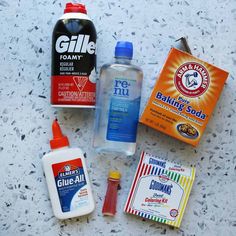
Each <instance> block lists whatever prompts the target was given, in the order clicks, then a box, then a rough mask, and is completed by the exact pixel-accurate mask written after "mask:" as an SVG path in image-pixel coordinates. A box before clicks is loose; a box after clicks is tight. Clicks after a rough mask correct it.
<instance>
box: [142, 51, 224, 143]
mask: <svg viewBox="0 0 236 236" xmlns="http://www.w3.org/2000/svg"><path fill="white" fill-rule="evenodd" d="M227 77H228V72H226V71H224V70H222V69H219V68H217V67H215V66H213V65H211V64H209V63H207V62H204V61H202V60H200V59H198V58H196V57H194V56H192V55H190V54H189V53H186V52H183V51H181V50H178V49H176V48H172V49H171V50H170V52H169V55H168V57H167V59H166V62H165V64H164V66H163V68H162V70H161V73H160V76H159V78H158V80H157V82H156V84H155V86H154V88H153V90H152V94H151V96H150V98H149V100H148V102H147V104H146V107H145V109H144V111H143V113H142V115H141V117H140V122H141V123H142V124H145V125H147V126H150V127H152V128H154V129H156V130H159V131H161V132H163V133H166V134H168V135H170V136H172V137H174V138H177V139H179V140H181V141H184V142H186V143H189V144H191V145H193V146H197V145H198V143H199V141H200V138H201V136H202V135H203V132H204V130H205V128H206V125H207V122H208V120H209V119H210V116H211V114H212V112H213V109H214V107H215V105H216V103H217V101H218V99H219V96H220V94H221V91H222V89H223V86H224V83H225V81H226V79H227Z"/></svg>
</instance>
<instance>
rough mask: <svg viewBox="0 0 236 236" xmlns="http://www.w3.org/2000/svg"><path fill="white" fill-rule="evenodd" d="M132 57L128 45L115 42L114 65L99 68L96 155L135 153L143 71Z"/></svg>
mask: <svg viewBox="0 0 236 236" xmlns="http://www.w3.org/2000/svg"><path fill="white" fill-rule="evenodd" d="M132 57H133V45H132V43H131V42H126V41H125V42H123V41H120V42H117V45H116V48H115V62H114V63H112V64H105V65H103V66H102V68H101V71H100V79H99V82H98V88H97V101H96V121H95V135H94V143H93V146H94V147H95V149H96V150H97V151H98V152H106V151H110V152H121V153H124V154H126V155H133V154H134V153H135V148H136V134H137V126H138V119H139V108H140V97H141V88H142V80H143V72H142V70H141V69H140V68H139V67H137V66H135V65H132V64H131V60H132Z"/></svg>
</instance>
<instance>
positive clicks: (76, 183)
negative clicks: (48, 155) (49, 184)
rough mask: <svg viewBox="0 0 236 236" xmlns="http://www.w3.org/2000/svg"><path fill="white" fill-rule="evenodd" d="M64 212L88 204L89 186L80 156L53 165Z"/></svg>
mask: <svg viewBox="0 0 236 236" xmlns="http://www.w3.org/2000/svg"><path fill="white" fill-rule="evenodd" d="M52 170H53V174H54V178H55V182H56V188H57V192H58V195H59V199H60V204H61V210H62V212H69V211H73V210H77V209H78V208H81V207H84V206H88V205H89V198H88V187H87V182H86V178H85V174H84V168H83V164H82V161H81V159H80V158H76V159H73V160H69V161H65V162H61V163H56V164H53V165H52Z"/></svg>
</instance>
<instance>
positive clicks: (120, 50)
mask: <svg viewBox="0 0 236 236" xmlns="http://www.w3.org/2000/svg"><path fill="white" fill-rule="evenodd" d="M115 57H123V58H127V59H130V60H131V59H132V58H133V44H132V43H131V42H128V41H118V42H117V44H116V48H115Z"/></svg>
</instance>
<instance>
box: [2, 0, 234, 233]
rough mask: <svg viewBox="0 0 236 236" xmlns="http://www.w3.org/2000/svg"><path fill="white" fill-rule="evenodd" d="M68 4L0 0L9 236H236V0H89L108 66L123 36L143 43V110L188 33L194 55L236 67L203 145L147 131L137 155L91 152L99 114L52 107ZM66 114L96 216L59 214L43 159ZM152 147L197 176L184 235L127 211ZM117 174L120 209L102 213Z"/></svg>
mask: <svg viewBox="0 0 236 236" xmlns="http://www.w3.org/2000/svg"><path fill="white" fill-rule="evenodd" d="M65 2H66V1H60V0H54V1H37V0H33V1H29V0H15V1H6V0H0V13H1V21H0V28H1V37H0V52H1V54H0V55H1V57H0V66H1V69H0V101H1V107H0V131H1V132H0V173H1V178H0V188H1V189H0V199H1V201H0V235H1V236H5V235H8V236H11V235H14V236H17V235H43V236H49V235H50V236H51V235H158V234H166V235H210V236H211V235H214V236H215V235H216V236H218V235H219V236H221V235H224V236H227V235H230V236H231V235H236V201H235V199H236V192H235V189H236V174H235V173H236V123H235V111H236V93H235V89H236V69H235V68H236V27H235V24H236V1H235V0H214V1H206V0H199V1H190V0H186V1H170V0H168V1H164V0H162V1H161V0H159V1H158V0H156V1H154V0H142V1H140V0H136V1H134V0H129V1H127V0H126V1H125V0H122V1H112V0H109V1H92V0H88V1H83V2H84V3H86V6H87V9H88V13H89V15H90V16H91V17H92V19H93V20H94V23H95V26H96V29H97V32H98V67H100V66H101V65H102V64H103V63H105V62H109V61H110V60H111V58H112V56H113V50H114V45H115V43H116V40H119V39H128V40H131V41H133V43H134V47H135V48H134V50H135V60H136V63H137V64H138V65H141V66H142V68H143V70H144V74H145V78H144V88H145V90H144V93H143V100H142V108H143V104H144V103H145V101H146V99H147V96H148V94H149V91H150V90H151V88H152V86H153V84H154V82H155V76H156V75H157V74H158V71H159V70H160V68H161V64H162V62H163V59H164V58H165V57H166V55H167V52H168V50H169V48H170V45H171V44H172V42H173V40H174V39H176V38H179V37H181V36H186V35H187V36H188V40H189V44H190V47H191V49H192V51H193V54H194V55H196V56H199V57H200V58H202V59H204V60H207V61H209V62H211V63H214V64H215V65H217V66H220V67H222V68H224V69H226V70H228V71H229V72H230V73H231V74H230V76H229V78H228V80H227V83H226V85H225V88H224V90H223V93H222V96H221V98H220V100H219V102H218V104H217V107H216V109H215V111H214V114H213V116H212V118H211V120H210V122H209V124H208V126H207V129H206V131H205V134H204V136H203V138H202V140H201V143H200V145H199V146H198V147H197V148H192V147H191V146H188V145H185V144H184V143H182V142H179V141H177V140H174V139H172V138H170V137H168V136H166V135H164V134H161V133H159V132H156V131H154V130H152V129H149V128H147V127H145V126H142V125H140V126H139V132H138V134H139V135H138V148H137V152H136V154H135V155H134V156H133V157H129V158H127V157H124V156H110V155H107V156H104V155H97V154H95V152H94V151H93V150H92V148H91V139H92V135H93V119H94V110H80V111H78V110H77V109H54V108H51V107H50V104H49V98H50V48H51V34H52V29H53V27H54V24H55V22H56V20H57V19H58V18H59V17H60V15H61V14H62V12H63V7H64V4H65ZM55 116H57V117H58V119H59V121H60V123H61V124H62V126H63V130H64V133H66V134H67V135H68V136H69V138H70V141H71V145H72V146H74V147H77V146H79V147H82V148H83V150H84V152H85V153H86V157H87V158H86V160H87V166H88V168H89V173H90V178H91V182H92V186H93V191H94V196H95V200H96V210H95V211H94V212H93V213H92V214H91V215H89V216H86V217H82V218H78V219H71V220H65V221H58V220H57V219H56V218H55V217H53V214H52V209H51V206H50V201H49V197H48V192H47V188H46V183H45V178H44V175H43V171H42V166H41V158H42V156H43V155H44V154H45V153H47V152H49V138H50V137H51V129H50V127H51V122H52V119H53V118H54V117H55ZM142 149H145V150H148V151H150V152H151V153H153V154H157V155H159V156H161V157H164V158H168V159H169V160H175V161H176V162H180V163H182V164H185V165H191V164H193V165H195V166H196V169H197V175H196V180H195V183H194V186H193V190H192V192H191V196H190V199H189V202H188V205H187V208H186V212H185V215H184V218H183V221H182V225H181V228H180V229H173V228H171V227H168V226H166V225H161V224H159V223H156V222H152V221H148V220H142V219H141V218H136V217H134V216H131V215H126V214H124V213H123V212H122V208H123V206H124V203H125V200H126V198H127V195H128V191H129V188H130V185H131V181H132V178H133V175H134V171H135V169H136V166H137V163H138V160H139V155H140V152H141V150H142ZM110 168H117V169H119V170H121V171H122V183H121V185H122V189H121V190H120V191H119V199H118V213H117V215H116V217H114V218H104V217H103V216H102V215H101V207H102V202H103V198H104V192H105V189H106V176H107V173H108V170H109V169H110Z"/></svg>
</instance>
